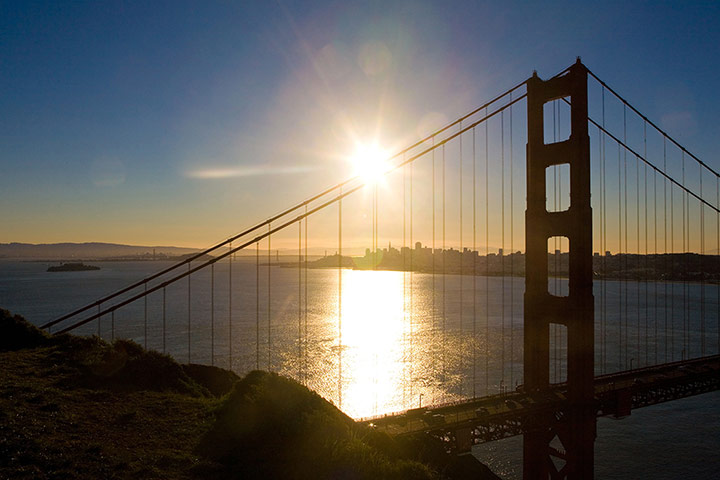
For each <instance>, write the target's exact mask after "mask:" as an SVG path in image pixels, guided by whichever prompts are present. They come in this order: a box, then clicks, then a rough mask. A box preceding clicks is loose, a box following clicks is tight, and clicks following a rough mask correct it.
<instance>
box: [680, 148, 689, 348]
mask: <svg viewBox="0 0 720 480" xmlns="http://www.w3.org/2000/svg"><path fill="white" fill-rule="evenodd" d="M680 156H681V158H682V186H683V191H682V209H683V212H682V259H683V266H684V267H685V268H684V269H683V341H682V346H683V350H682V355H681V357H680V359H681V360H685V359H686V358H688V357H687V356H686V355H687V353H688V352H687V321H688V320H687V314H686V313H687V275H686V274H687V271H688V268H687V267H688V265H687V261H686V259H687V256H688V255H687V252H688V248H687V244H686V243H685V239H686V229H685V223H686V220H687V217H686V215H685V209H686V208H687V204H686V197H687V194H686V191H685V188H686V186H685V152H682V151H681V152H680Z"/></svg>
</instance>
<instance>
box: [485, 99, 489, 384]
mask: <svg viewBox="0 0 720 480" xmlns="http://www.w3.org/2000/svg"><path fill="white" fill-rule="evenodd" d="M485 117H487V108H485ZM488 123H489V122H488V121H487V120H486V121H485V395H488V394H489V393H490V190H489V177H490V155H489V146H488Z"/></svg>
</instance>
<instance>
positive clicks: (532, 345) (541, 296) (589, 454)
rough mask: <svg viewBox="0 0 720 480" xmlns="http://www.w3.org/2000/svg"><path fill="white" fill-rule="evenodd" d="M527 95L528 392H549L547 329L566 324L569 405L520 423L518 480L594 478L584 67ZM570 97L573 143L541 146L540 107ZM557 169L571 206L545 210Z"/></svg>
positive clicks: (534, 85)
mask: <svg viewBox="0 0 720 480" xmlns="http://www.w3.org/2000/svg"><path fill="white" fill-rule="evenodd" d="M527 95H528V97H527V98H528V100H527V108H528V144H527V210H526V212H525V226H526V229H525V232H526V233H525V235H526V239H525V241H526V251H527V254H526V262H527V265H526V273H525V298H524V302H525V304H524V318H525V320H524V321H525V326H524V330H525V333H524V358H525V360H524V363H525V364H524V374H525V389H526V390H527V391H528V392H541V391H543V390H546V389H548V388H549V387H550V324H553V323H554V324H559V325H564V326H565V327H567V400H568V401H567V405H566V407H565V408H563V409H561V410H560V411H558V412H555V414H554V415H551V416H549V417H550V418H538V419H534V420H533V421H532V422H531V423H530V424H527V425H525V431H524V437H523V478H524V479H525V480H530V479H548V478H552V479H555V478H567V479H591V478H592V477H593V464H594V452H593V445H594V442H595V435H596V417H595V408H594V390H593V381H594V365H593V363H594V330H593V326H594V303H593V302H594V299H593V292H592V209H591V207H590V138H589V136H588V120H587V119H588V103H587V102H588V96H587V69H586V68H585V66H584V65H583V64H582V63H580V60H579V59H578V61H577V63H575V64H574V65H573V66H572V67H570V69H569V70H568V72H567V73H566V74H564V75H562V76H560V77H556V78H553V79H550V80H547V81H543V80H541V79H540V78H538V76H537V73H535V74H533V76H532V78H530V79H529V80H528V82H527ZM567 97H569V98H570V103H571V121H570V122H571V133H570V137H569V138H568V139H567V140H565V141H561V142H556V143H550V144H545V137H544V116H543V106H544V105H545V104H546V103H547V102H550V101H552V100H556V99H560V98H567ZM562 164H568V165H569V166H570V207H569V208H568V210H565V211H562V212H548V211H547V208H546V170H547V168H548V167H551V166H553V165H562ZM554 236H562V237H566V238H567V239H568V241H569V245H570V247H569V248H570V253H569V257H570V262H569V295H568V296H567V297H559V296H554V295H551V294H550V293H549V291H548V239H549V238H551V237H554ZM558 441H559V442H560V444H561V445H562V446H561V447H559V446H558V444H557V442H558Z"/></svg>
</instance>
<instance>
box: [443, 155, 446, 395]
mask: <svg viewBox="0 0 720 480" xmlns="http://www.w3.org/2000/svg"><path fill="white" fill-rule="evenodd" d="M442 260H443V261H442V299H443V302H442V304H443V305H442V368H443V382H444V381H445V367H446V365H445V355H446V352H445V323H446V317H445V299H446V296H445V263H446V260H447V257H446V252H445V144H443V146H442Z"/></svg>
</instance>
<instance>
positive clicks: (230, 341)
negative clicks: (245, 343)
mask: <svg viewBox="0 0 720 480" xmlns="http://www.w3.org/2000/svg"><path fill="white" fill-rule="evenodd" d="M228 250H230V251H231V252H232V242H230V243H229V245H228ZM233 255H234V254H233V253H231V254H230V256H229V257H228V365H229V368H230V371H232V369H233V363H232V361H233V358H232V355H233V338H232V320H233V319H232V295H233V288H232V280H233V278H232V265H233Z"/></svg>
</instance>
